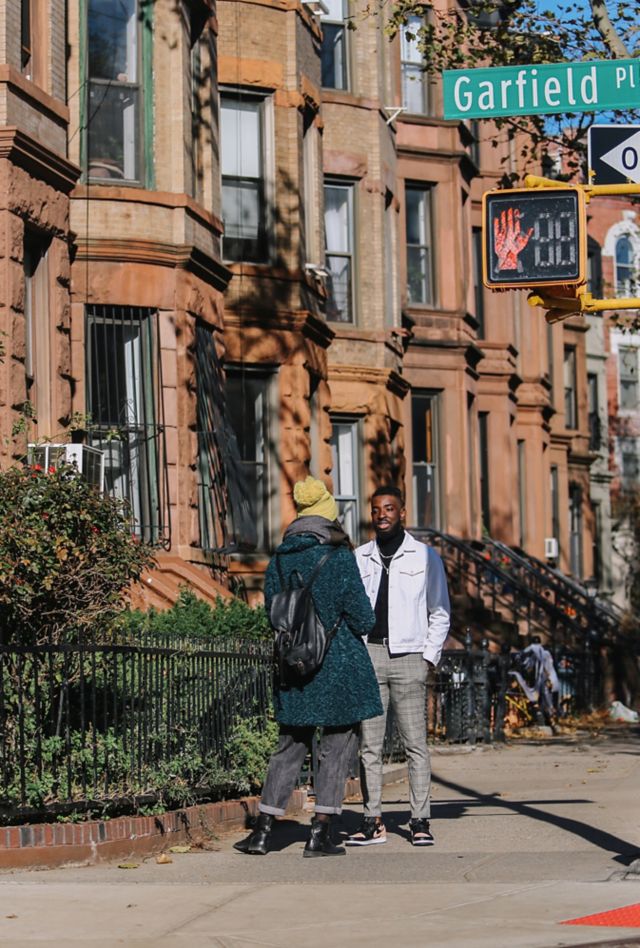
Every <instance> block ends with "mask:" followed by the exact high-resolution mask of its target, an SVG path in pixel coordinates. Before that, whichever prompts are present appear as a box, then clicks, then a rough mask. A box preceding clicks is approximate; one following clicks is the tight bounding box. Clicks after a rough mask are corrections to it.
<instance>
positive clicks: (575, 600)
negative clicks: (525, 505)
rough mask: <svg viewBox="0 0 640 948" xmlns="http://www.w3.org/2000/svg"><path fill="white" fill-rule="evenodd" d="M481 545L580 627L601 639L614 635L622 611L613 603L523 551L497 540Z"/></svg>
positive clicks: (611, 637) (606, 639) (613, 636)
mask: <svg viewBox="0 0 640 948" xmlns="http://www.w3.org/2000/svg"><path fill="white" fill-rule="evenodd" d="M484 545H485V547H488V548H491V549H494V550H496V551H497V553H498V555H499V556H501V557H503V558H506V559H507V560H508V563H509V568H510V569H511V570H517V571H519V572H520V574H521V576H522V577H523V579H524V580H525V581H526V583H527V584H528V585H530V586H531V588H532V589H535V590H536V591H537V592H538V593H539V594H540V595H543V596H546V598H548V599H550V600H552V601H553V602H554V603H555V604H556V605H557V606H558V608H560V609H561V610H563V611H564V612H566V613H568V614H569V615H575V616H576V617H578V621H579V623H580V625H581V627H582V628H588V629H589V631H590V633H591V634H592V635H596V636H598V637H599V638H600V639H601V640H602V641H609V640H611V639H613V638H615V636H616V634H617V632H618V630H619V626H620V621H621V619H622V613H621V611H620V609H618V607H617V606H615V605H614V604H613V603H609V602H605V600H603V599H601V598H599V597H598V596H597V595H594V596H591V595H590V594H589V592H588V591H587V590H586V589H585V587H584V586H582V585H581V584H580V583H578V582H576V581H575V580H574V579H572V578H571V577H570V576H566V575H565V574H564V573H561V572H560V570H558V569H556V568H554V567H552V566H549V565H548V564H547V563H544V562H543V561H542V560H539V559H537V557H535V556H532V555H531V554H529V553H525V552H524V551H523V550H519V549H513V548H512V547H509V546H507V545H506V544H504V543H501V542H499V541H498V540H487V541H485V542H484Z"/></svg>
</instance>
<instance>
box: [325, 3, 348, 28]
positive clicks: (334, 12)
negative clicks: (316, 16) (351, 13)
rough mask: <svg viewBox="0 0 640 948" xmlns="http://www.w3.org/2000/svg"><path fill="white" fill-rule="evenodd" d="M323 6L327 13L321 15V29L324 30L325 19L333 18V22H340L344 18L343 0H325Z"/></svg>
mask: <svg viewBox="0 0 640 948" xmlns="http://www.w3.org/2000/svg"><path fill="white" fill-rule="evenodd" d="M325 6H326V8H327V10H328V12H327V13H325V14H323V15H322V16H321V18H320V19H321V20H322V29H323V30H324V28H325V26H326V21H327V20H333V21H334V22H336V21H337V22H338V23H339V22H341V21H342V20H344V5H343V0H325Z"/></svg>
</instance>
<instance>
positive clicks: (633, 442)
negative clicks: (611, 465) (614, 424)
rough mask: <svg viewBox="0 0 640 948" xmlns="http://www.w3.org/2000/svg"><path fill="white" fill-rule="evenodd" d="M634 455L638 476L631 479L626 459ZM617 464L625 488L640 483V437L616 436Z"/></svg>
mask: <svg viewBox="0 0 640 948" xmlns="http://www.w3.org/2000/svg"><path fill="white" fill-rule="evenodd" d="M625 457H633V458H635V462H636V471H637V474H636V477H635V478H633V479H630V478H629V476H628V475H626V474H625V470H624V459H625ZM616 465H617V467H618V471H619V474H620V483H621V485H622V487H623V488H624V489H628V488H632V487H638V486H639V485H640V476H638V475H640V439H639V438H637V437H633V436H629V435H624V436H619V437H617V438H616Z"/></svg>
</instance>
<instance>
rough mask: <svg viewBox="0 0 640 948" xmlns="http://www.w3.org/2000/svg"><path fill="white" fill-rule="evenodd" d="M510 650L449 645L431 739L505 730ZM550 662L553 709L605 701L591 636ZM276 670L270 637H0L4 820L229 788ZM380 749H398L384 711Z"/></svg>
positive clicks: (434, 690)
mask: <svg viewBox="0 0 640 948" xmlns="http://www.w3.org/2000/svg"><path fill="white" fill-rule="evenodd" d="M512 659H513V656H512V655H510V654H508V651H503V652H501V653H498V654H496V653H492V652H490V651H489V650H488V647H487V643H486V641H483V642H482V643H481V644H480V646H479V647H477V646H474V645H473V644H472V640H471V636H470V635H469V634H467V635H466V637H465V640H464V645H463V647H461V648H459V649H451V650H447V651H446V652H445V653H444V655H443V660H442V662H441V664H440V666H439V668H438V670H437V672H436V673H435V675H434V678H433V681H432V683H431V684H430V687H429V688H428V700H427V705H426V708H425V726H426V728H427V732H428V736H429V740H430V741H432V742H460V743H470V744H474V743H476V742H478V741H482V742H488V741H491V740H497V739H500V738H501V737H502V736H503V725H504V720H505V714H506V712H507V697H508V686H509V683H510V681H511V676H510V668H511V662H512ZM555 659H556V667H557V670H558V674H559V677H560V685H561V687H560V693H559V703H558V707H559V710H561V711H565V712H566V711H575V710H583V709H587V708H590V707H593V706H594V704H597V703H598V702H599V701H600V700H601V682H602V678H603V676H602V674H601V670H600V668H599V660H600V659H599V652H598V650H597V649H595V650H592V649H591V646H590V642H589V639H588V638H587V639H585V641H584V643H583V647H582V649H581V650H577V651H576V650H574V651H569V650H558V651H557V652H556V653H555ZM272 670H273V661H272V652H271V647H270V644H269V643H267V642H258V643H255V644H250V643H246V642H243V643H233V642H228V641H217V642H212V643H210V644H205V645H203V644H202V643H194V642H192V641H190V640H184V641H180V640H176V639H172V638H171V637H169V636H164V637H157V636H155V637H153V638H149V639H148V640H147V641H145V642H143V643H142V644H136V645H133V644H126V643H123V644H114V643H110V644H92V643H84V644H58V645H40V646H35V647H26V646H0V824H1V823H3V822H4V823H5V824H6V823H9V822H16V821H24V820H28V819H31V820H33V819H52V818H55V816H60V815H64V814H68V813H70V812H73V811H76V812H81V811H83V810H84V811H87V810H104V809H105V808H109V807H110V808H111V809H112V811H116V810H118V809H120V810H122V808H123V807H127V808H128V807H131V806H139V805H140V804H141V803H145V802H148V803H152V802H154V801H157V800H158V799H159V798H161V797H163V798H164V799H166V794H165V793H163V791H165V790H166V788H167V786H171V785H172V784H175V783H176V782H178V781H179V782H181V784H182V786H183V787H184V788H186V792H187V795H188V798H189V799H192V800H197V799H211V798H212V797H213V796H214V794H215V795H217V796H218V797H219V796H221V795H224V793H225V792H226V791H225V786H226V784H225V780H226V777H227V776H228V773H227V771H228V769H229V768H230V766H231V765H232V760H231V757H230V747H231V746H232V745H233V743H234V741H235V743H236V744H237V741H238V737H237V734H238V729H239V728H240V730H242V727H241V726H242V725H244V726H245V728H246V726H247V724H248V723H250V726H251V728H252V729H253V733H254V734H257V735H258V738H260V735H261V734H262V733H263V732H264V730H265V728H266V725H267V720H268V717H269V715H270V706H271V685H272ZM385 755H386V758H387V759H388V760H393V759H401V758H402V756H403V751H402V746H401V743H400V741H399V739H398V737H397V734H396V733H395V729H394V722H393V715H390V716H389V728H388V736H387V741H386V744H385ZM310 764H311V766H310V767H309V768H308V770H306V771H305V773H304V774H303V779H305V780H306V779H309V780H312V771H313V765H312V762H311V760H310ZM357 772H358V767H357V760H354V761H353V766H352V773H353V775H355V774H357Z"/></svg>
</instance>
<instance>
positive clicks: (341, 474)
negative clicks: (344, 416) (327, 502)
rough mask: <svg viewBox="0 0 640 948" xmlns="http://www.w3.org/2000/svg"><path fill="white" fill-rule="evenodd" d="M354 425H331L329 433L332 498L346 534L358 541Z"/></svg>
mask: <svg viewBox="0 0 640 948" xmlns="http://www.w3.org/2000/svg"><path fill="white" fill-rule="evenodd" d="M357 445H358V426H357V422H355V421H352V422H334V423H333V430H332V434H331V456H332V461H333V471H332V473H333V487H334V496H335V498H336V501H337V503H338V510H339V512H340V513H339V516H340V519H341V520H342V523H343V526H344V528H345V530H346V532H347V533H348V535H349V536H350V537H351V538H352V539H353V540H354V541H357V540H358V537H359V532H360V526H359V496H358V494H359V490H358V478H359V475H358V449H357Z"/></svg>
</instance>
